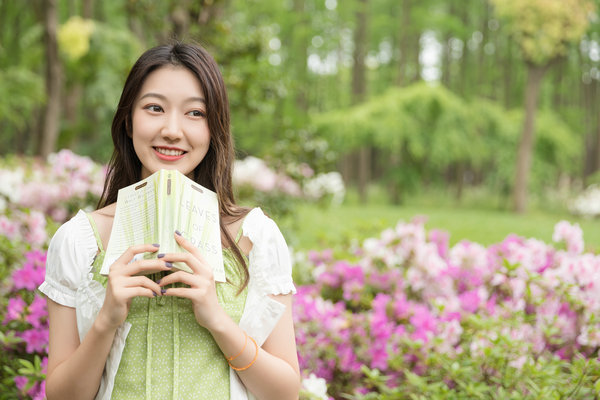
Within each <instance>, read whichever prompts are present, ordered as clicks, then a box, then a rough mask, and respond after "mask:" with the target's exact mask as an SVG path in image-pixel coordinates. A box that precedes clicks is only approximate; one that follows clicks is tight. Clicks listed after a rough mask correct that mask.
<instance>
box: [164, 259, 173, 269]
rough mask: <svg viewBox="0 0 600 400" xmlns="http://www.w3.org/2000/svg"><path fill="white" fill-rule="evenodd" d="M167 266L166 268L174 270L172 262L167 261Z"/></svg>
mask: <svg viewBox="0 0 600 400" xmlns="http://www.w3.org/2000/svg"><path fill="white" fill-rule="evenodd" d="M165 266H166V267H167V268H173V263H172V262H170V261H167V262H166V263H165Z"/></svg>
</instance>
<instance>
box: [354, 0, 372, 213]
mask: <svg viewBox="0 0 600 400" xmlns="http://www.w3.org/2000/svg"><path fill="white" fill-rule="evenodd" d="M368 4H369V3H368V0H357V2H356V14H355V16H356V26H355V28H354V52H353V55H352V58H353V60H354V61H353V66H352V102H353V103H354V104H357V103H360V102H363V101H364V100H365V98H366V94H367V76H366V66H365V58H366V56H367V43H368V42H367V41H368V36H367V29H368V13H367V9H368ZM370 170H371V148H369V147H367V146H365V147H363V148H361V149H360V150H359V151H358V193H359V195H360V200H361V201H362V202H363V203H364V202H366V201H367V184H368V181H369V175H370Z"/></svg>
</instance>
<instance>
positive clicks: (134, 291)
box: [125, 286, 160, 299]
mask: <svg viewBox="0 0 600 400" xmlns="http://www.w3.org/2000/svg"><path fill="white" fill-rule="evenodd" d="M158 295H160V292H158V294H157V293H156V292H154V291H153V290H151V289H148V288H145V287H141V286H136V287H132V288H126V289H125V297H126V298H128V299H132V298H134V297H150V298H152V297H156V296H158Z"/></svg>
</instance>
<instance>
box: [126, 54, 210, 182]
mask: <svg viewBox="0 0 600 400" xmlns="http://www.w3.org/2000/svg"><path fill="white" fill-rule="evenodd" d="M132 114H133V115H132V125H133V127H132V139H133V147H134V149H135V152H136V154H137V156H138V158H139V159H140V161H141V163H142V175H141V176H142V179H144V178H147V177H148V176H150V175H152V174H153V173H154V172H156V171H158V170H159V169H177V170H178V171H179V172H181V173H182V174H184V175H188V176H190V175H191V173H192V172H193V171H194V169H195V168H196V166H197V165H198V164H200V162H201V161H202V160H203V159H204V156H205V155H206V152H207V151H208V147H209V145H210V131H209V130H208V123H207V120H206V101H205V99H204V92H203V90H202V87H200V82H199V81H198V79H196V76H195V75H194V74H193V73H192V72H190V71H189V70H188V69H186V68H184V67H179V66H165V67H161V68H159V69H157V70H155V71H152V73H150V74H149V75H148V76H147V77H146V80H145V81H144V84H143V85H142V88H141V89H140V92H139V94H138V97H137V99H136V100H135V103H134V104H133V110H132Z"/></svg>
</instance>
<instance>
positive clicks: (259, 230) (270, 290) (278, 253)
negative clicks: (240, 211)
mask: <svg viewBox="0 0 600 400" xmlns="http://www.w3.org/2000/svg"><path fill="white" fill-rule="evenodd" d="M242 232H243V235H244V236H246V237H248V238H249V239H250V241H251V242H252V250H251V251H250V257H249V259H250V265H249V273H250V281H251V283H252V280H253V278H254V281H255V282H256V283H257V284H258V285H260V286H261V287H262V290H263V291H264V292H265V293H266V294H273V295H277V294H287V293H294V292H295V288H294V284H293V281H292V263H291V257H290V252H289V249H288V246H287V243H286V241H285V238H284V237H283V235H282V233H281V231H280V230H279V227H278V226H277V224H276V223H275V221H273V220H272V219H271V218H269V217H268V216H267V215H265V213H263V211H262V210H261V209H260V208H254V209H252V210H251V211H250V212H249V213H248V215H247V216H246V218H245V219H244V222H243V224H242Z"/></svg>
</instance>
